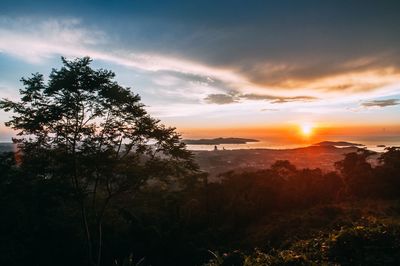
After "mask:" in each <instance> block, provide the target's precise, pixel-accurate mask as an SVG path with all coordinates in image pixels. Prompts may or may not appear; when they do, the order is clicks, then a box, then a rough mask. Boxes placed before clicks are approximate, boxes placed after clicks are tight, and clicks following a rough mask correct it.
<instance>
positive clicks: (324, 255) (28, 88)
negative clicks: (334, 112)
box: [0, 58, 400, 265]
mask: <svg viewBox="0 0 400 266" xmlns="http://www.w3.org/2000/svg"><path fill="white" fill-rule="evenodd" d="M63 63H64V67H63V68H62V69H60V70H53V72H52V74H51V76H50V79H49V82H48V83H47V84H46V83H45V82H44V81H43V77H42V76H41V75H39V74H35V75H34V76H33V77H32V78H30V79H23V82H24V85H25V89H23V90H21V94H22V98H21V101H20V102H18V103H15V102H11V101H7V100H3V101H2V102H1V103H0V104H1V106H0V107H2V108H3V109H5V110H12V111H13V112H14V116H13V118H12V120H11V121H10V122H9V124H8V125H10V126H12V127H13V128H15V129H17V130H19V132H20V138H19V139H18V140H16V141H17V143H18V145H19V151H18V152H17V153H14V152H12V153H2V154H1V155H0V173H1V175H0V176H1V178H0V210H1V218H0V219H1V220H0V235H1V240H2V241H0V252H1V253H0V265H203V264H204V265H321V264H322V265H323V264H325V265H399V264H400V235H399V233H400V201H399V200H400V195H399V193H398V191H399V189H400V148H396V147H393V148H387V150H386V152H385V153H383V154H381V155H380V157H379V164H378V165H377V166H375V167H372V165H371V164H370V162H369V157H370V156H371V155H372V153H371V152H370V151H367V150H365V149H360V150H359V151H358V152H353V153H349V154H347V155H346V156H345V157H344V159H343V160H341V161H339V162H337V163H336V164H335V168H336V169H337V171H335V172H328V173H327V172H323V171H321V170H320V169H297V168H296V167H295V166H294V165H292V164H291V163H290V162H289V161H277V162H276V163H274V164H273V165H272V166H271V167H270V168H269V169H263V170H258V171H252V172H240V173H239V172H237V173H236V172H233V171H231V172H226V173H223V174H221V175H220V180H221V182H208V179H207V173H202V172H200V171H199V170H198V169H197V168H196V165H195V163H194V162H193V159H192V156H191V154H190V152H188V151H187V150H186V149H185V146H184V144H182V142H181V141H180V137H179V135H178V134H177V133H176V132H175V131H174V129H171V128H166V127H164V126H162V125H160V124H159V122H158V121H157V120H154V119H152V118H151V117H150V116H149V115H148V114H147V113H146V112H145V110H144V108H143V106H142V105H141V104H140V102H139V97H138V96H137V95H134V94H131V92H130V91H129V89H127V88H123V87H121V86H119V85H118V84H116V83H115V82H114V81H112V78H113V77H114V74H113V73H112V72H109V71H105V70H97V71H95V70H92V69H91V68H90V66H89V64H90V60H89V59H87V58H84V59H79V60H75V61H67V60H64V61H63Z"/></svg>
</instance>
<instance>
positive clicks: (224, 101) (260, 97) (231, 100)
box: [204, 93, 318, 104]
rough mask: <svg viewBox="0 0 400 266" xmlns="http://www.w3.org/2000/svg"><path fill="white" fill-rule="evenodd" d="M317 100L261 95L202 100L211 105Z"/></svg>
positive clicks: (222, 95) (236, 95)
mask: <svg viewBox="0 0 400 266" xmlns="http://www.w3.org/2000/svg"><path fill="white" fill-rule="evenodd" d="M317 99H318V98H316V97H313V96H274V95H263V94H239V93H232V94H210V95H208V96H207V97H206V98H205V99H204V100H205V101H206V102H207V103H212V104H229V103H236V102H240V101H245V100H251V101H268V102H271V103H288V102H310V101H315V100H317Z"/></svg>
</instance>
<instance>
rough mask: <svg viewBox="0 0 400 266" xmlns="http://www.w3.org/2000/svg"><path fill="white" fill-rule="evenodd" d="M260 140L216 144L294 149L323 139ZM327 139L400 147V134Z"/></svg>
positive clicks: (370, 146)
mask: <svg viewBox="0 0 400 266" xmlns="http://www.w3.org/2000/svg"><path fill="white" fill-rule="evenodd" d="M259 140H260V141H259V142H249V143H246V144H221V145H216V146H217V148H218V149H219V150H222V149H226V150H238V149H293V148H300V147H305V146H310V145H312V144H314V143H317V142H320V141H323V140H316V141H303V142H294V141H289V140H287V139H283V138H277V137H274V138H268V139H267V138H265V139H259ZM324 140H327V141H346V142H351V143H357V144H363V145H365V147H366V148H367V149H369V150H373V151H376V152H383V151H384V149H385V147H377V145H385V146H387V147H390V146H398V147H400V135H394V136H329V137H327V138H326V139H324ZM187 148H188V149H189V150H213V149H214V145H187Z"/></svg>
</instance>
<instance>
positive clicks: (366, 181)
mask: <svg viewBox="0 0 400 266" xmlns="http://www.w3.org/2000/svg"><path fill="white" fill-rule="evenodd" d="M374 154H375V152H373V151H370V150H367V149H358V151H357V152H351V153H348V154H346V155H345V158H344V159H343V160H341V161H338V162H336V163H335V168H336V169H337V170H338V171H339V172H340V173H341V175H342V178H343V182H344V185H345V189H346V192H347V193H351V194H353V195H355V196H371V195H373V194H371V193H373V192H374V191H376V182H377V180H376V179H375V178H374V177H375V176H374V171H373V168H372V166H371V164H370V163H369V162H368V158H369V157H370V156H371V155H374Z"/></svg>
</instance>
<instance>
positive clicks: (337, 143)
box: [313, 141, 365, 147]
mask: <svg viewBox="0 0 400 266" xmlns="http://www.w3.org/2000/svg"><path fill="white" fill-rule="evenodd" d="M313 146H336V147H351V146H355V147H361V146H365V145H364V144H359V143H351V142H346V141H322V142H318V143H315V144H313Z"/></svg>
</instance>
